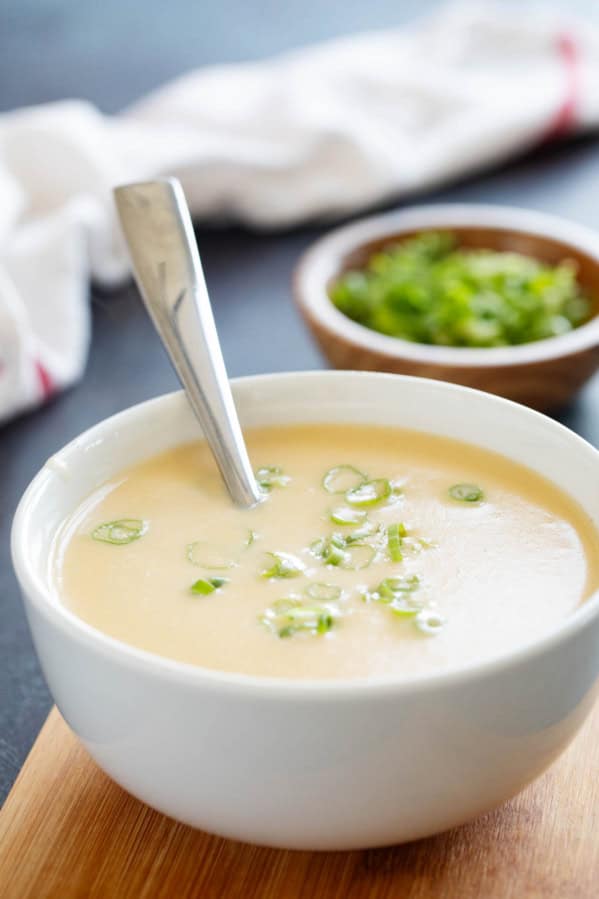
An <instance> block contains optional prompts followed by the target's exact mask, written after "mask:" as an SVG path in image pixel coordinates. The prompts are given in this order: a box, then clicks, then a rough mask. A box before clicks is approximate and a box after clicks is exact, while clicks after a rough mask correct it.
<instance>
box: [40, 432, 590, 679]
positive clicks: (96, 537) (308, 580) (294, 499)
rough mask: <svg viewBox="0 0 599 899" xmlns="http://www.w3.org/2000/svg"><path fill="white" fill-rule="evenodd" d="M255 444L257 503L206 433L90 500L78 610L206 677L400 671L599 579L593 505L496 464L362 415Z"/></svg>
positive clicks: (422, 668) (534, 621)
mask: <svg viewBox="0 0 599 899" xmlns="http://www.w3.org/2000/svg"><path fill="white" fill-rule="evenodd" d="M247 439H248V447H249V451H250V455H251V458H252V460H253V462H254V463H255V465H256V470H257V473H258V479H259V480H260V481H261V482H262V483H263V486H264V488H265V490H266V492H267V498H266V500H265V501H264V502H263V503H262V504H261V505H259V506H258V507H256V508H254V509H251V510H249V511H241V510H239V509H237V508H235V507H234V506H233V505H232V504H231V502H230V501H229V499H228V497H227V495H226V493H225V490H224V487H223V486H222V483H221V481H220V477H219V475H218V473H217V470H216V468H215V465H214V463H213V461H212V459H211V456H210V452H209V450H208V448H207V446H206V445H205V444H203V443H196V444H190V445H185V446H181V447H178V448H176V449H174V450H171V451H169V452H166V453H163V454H161V455H159V456H155V457H153V458H151V459H149V460H148V461H146V462H143V463H141V464H139V465H136V466H135V467H133V468H131V469H129V470H127V471H123V472H122V473H121V474H119V475H118V476H117V477H115V478H114V479H113V480H112V481H111V482H110V483H107V484H104V485H103V486H101V487H100V488H99V489H98V490H97V491H96V492H95V493H93V494H92V495H91V496H90V497H89V498H88V499H87V500H86V502H84V503H83V504H82V505H81V507H80V508H79V509H78V510H77V511H76V512H75V514H74V515H73V516H72V517H71V518H70V519H69V520H68V521H66V522H65V523H64V525H63V527H62V528H61V530H60V532H59V534H58V535H57V538H56V542H55V546H54V555H53V573H54V578H55V582H56V585H57V588H58V590H59V592H60V595H61V596H62V597H63V598H64V602H65V603H66V604H67V606H68V607H69V608H70V609H71V610H72V611H73V612H74V613H75V614H76V615H78V616H80V617H81V618H82V619H84V620H85V621H86V622H88V623H89V624H91V625H93V626H94V627H95V628H98V629H99V630H101V631H104V632H105V633H107V634H110V635H111V636H113V637H116V638H118V639H120V640H123V641H125V642H127V643H131V644H133V645H134V646H137V647H140V648H142V649H145V650H149V651H151V652H154V653H158V654H160V655H163V656H167V657H169V658H173V659H177V660H180V661H182V662H190V663H192V664H197V665H202V666H205V667H208V668H215V669H221V670H225V671H237V672H246V673H249V674H257V675H266V676H275V677H290V678H340V679H349V678H362V677H369V676H381V675H394V676H397V677H399V678H406V679H407V678H413V677H417V676H420V675H423V674H427V673H432V672H435V671H440V670H444V669H447V668H454V667H461V666H463V665H466V664H469V663H471V662H473V661H476V660H480V659H483V658H485V657H491V656H494V655H497V654H501V653H502V652H504V651H507V650H509V649H511V648H513V647H515V646H517V645H519V644H522V643H525V642H529V641H531V640H533V639H535V638H537V637H540V636H541V635H542V634H544V633H546V632H547V631H549V630H550V629H552V628H553V627H555V625H556V624H557V623H558V622H559V621H560V620H561V619H563V618H564V617H565V616H566V615H568V613H570V612H571V611H572V610H573V609H575V608H576V607H577V606H578V605H579V604H580V603H581V602H583V601H584V600H585V599H586V598H587V597H588V596H589V594H590V593H591V592H593V591H594V590H595V589H596V588H597V586H598V584H599V573H598V570H597V560H598V559H599V551H598V550H599V538H598V534H597V532H596V530H595V528H594V527H593V525H592V524H591V523H590V521H589V520H588V519H587V518H586V516H585V515H584V513H583V512H582V510H581V509H579V508H578V507H577V506H576V505H575V504H574V503H573V502H572V501H571V500H569V499H568V498H567V497H566V496H565V495H564V494H563V493H562V492H561V491H559V490H558V489H557V488H556V487H554V486H553V485H552V484H550V483H549V482H548V481H546V480H544V479H542V478H540V477H539V476H537V475H536V474H535V473H534V472H532V471H530V470H528V469H526V468H523V467H520V466H518V465H516V464H514V463H512V462H510V461H508V460H507V459H504V458H503V457H500V456H498V455H495V454H493V453H488V452H486V451H483V450H479V449H477V448H474V447H471V446H466V445H464V444H461V443H458V442H454V441H450V440H446V439H442V438H436V437H430V436H428V435H423V434H417V433H413V432H408V431H400V430H397V429H386V428H373V427H361V426H345V425H330V426H328V425H325V426H323V425H320V424H319V425H301V426H285V427H280V428H264V429H256V430H254V431H250V432H249V433H248V434H247Z"/></svg>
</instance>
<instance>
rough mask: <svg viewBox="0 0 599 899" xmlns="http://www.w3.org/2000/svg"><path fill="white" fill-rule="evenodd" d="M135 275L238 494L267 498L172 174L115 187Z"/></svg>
mask: <svg viewBox="0 0 599 899" xmlns="http://www.w3.org/2000/svg"><path fill="white" fill-rule="evenodd" d="M114 195H115V200H116V205H117V210H118V213H119V218H120V221H121V226H122V229H123V233H124V235H125V239H126V242H127V245H128V248H129V253H130V255H131V260H132V262H133V268H134V272H135V279H136V281H137V285H138V287H139V290H140V292H141V295H142V298H143V301H144V304H145V307H146V309H147V310H148V312H149V314H150V317H151V318H152V321H153V322H154V326H155V328H156V330H157V331H158V333H159V335H160V336H161V338H162V341H163V343H164V345H165V347H166V350H167V352H168V355H169V357H170V360H171V362H172V363H173V366H174V368H175V371H176V372H177V374H178V376H179V379H180V380H181V382H182V384H183V386H184V388H185V392H186V394H187V397H188V399H189V401H190V403H191V406H192V408H193V411H194V413H195V414H196V416H197V418H198V419H199V421H200V424H201V425H202V428H203V430H204V434H205V436H206V439H207V440H208V443H209V444H210V447H211V449H212V452H213V454H214V457H215V459H216V462H217V464H218V467H219V469H220V472H221V475H222V477H223V480H224V482H225V485H226V487H227V489H228V491H229V493H230V495H231V497H232V499H233V501H234V502H235V503H236V504H237V505H239V506H242V507H250V506H253V505H255V504H256V503H258V502H259V501H260V500H261V499H262V494H261V491H260V488H259V487H258V485H257V483H256V480H255V478H254V475H253V472H252V467H251V465H250V461H249V458H248V454H247V450H246V447H245V442H244V439H243V434H242V433H241V427H240V425H239V420H238V418H237V412H236V410H235V405H234V403H233V396H232V394H231V388H230V386H229V380H228V378H227V372H226V370H225V364H224V361H223V357H222V353H221V348H220V343H219V340H218V335H217V333H216V327H215V325H214V318H213V315H212V309H211V306H210V299H209V297H208V291H207V289H206V282H205V280H204V273H203V271H202V265H201V262H200V257H199V254H198V250H197V246H196V242H195V237H194V233H193V228H192V224H191V217H190V215H189V209H188V208H187V203H186V202H185V196H184V194H183V190H182V188H181V185H180V184H179V182H178V181H176V180H175V179H171V178H164V179H159V180H156V181H147V182H144V183H139V184H126V185H123V186H122V187H117V188H116V190H115V191H114Z"/></svg>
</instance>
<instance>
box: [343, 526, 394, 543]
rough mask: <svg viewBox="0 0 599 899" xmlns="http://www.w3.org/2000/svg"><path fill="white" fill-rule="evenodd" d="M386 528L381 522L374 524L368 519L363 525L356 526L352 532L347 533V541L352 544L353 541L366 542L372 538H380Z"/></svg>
mask: <svg viewBox="0 0 599 899" xmlns="http://www.w3.org/2000/svg"><path fill="white" fill-rule="evenodd" d="M384 530H385V529H384V527H383V526H382V525H381V524H373V523H372V522H371V521H366V522H364V524H363V525H362V527H360V528H356V530H355V531H352V532H351V534H346V535H345V542H346V543H347V545H348V546H350V545H351V544H352V543H365V542H368V541H369V540H370V539H374V540H378V538H379V536H380V535H381V534H382V533H383V532H384Z"/></svg>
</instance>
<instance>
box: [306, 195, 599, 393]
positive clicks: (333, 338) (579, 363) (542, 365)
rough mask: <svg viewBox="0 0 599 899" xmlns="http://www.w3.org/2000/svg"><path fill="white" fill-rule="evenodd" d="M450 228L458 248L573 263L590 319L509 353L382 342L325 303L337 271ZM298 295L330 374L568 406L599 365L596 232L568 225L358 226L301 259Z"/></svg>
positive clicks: (543, 219) (449, 209)
mask: <svg viewBox="0 0 599 899" xmlns="http://www.w3.org/2000/svg"><path fill="white" fill-rule="evenodd" d="M427 230H449V231H452V232H453V233H454V234H456V235H457V238H458V241H459V243H460V245H461V246H464V247H479V248H486V249H495V250H511V251H515V252H519V253H524V254H526V255H528V256H534V257H535V258H537V259H541V260H543V261H544V262H549V263H552V264H555V263H558V262H561V261H562V260H564V259H571V260H573V261H574V262H575V263H576V265H577V268H578V281H579V283H580V285H581V287H582V289H583V290H584V291H585V292H586V293H587V294H588V295H589V296H590V297H591V298H592V299H593V302H594V308H595V311H594V315H593V318H591V320H590V321H589V322H588V323H587V324H585V325H582V327H580V328H576V329H575V330H574V331H571V332H570V333H568V334H564V335H563V336H561V337H552V338H549V339H547V340H539V341H536V342H534V343H527V344H520V345H519V346H514V347H497V348H491V349H468V348H461V347H441V346H430V345H426V344H419V343H413V342H411V341H407V340H402V339H400V338H397V337H388V336H386V335H384V334H379V333H378V332H376V331H372V330H371V329H370V328H366V327H364V326H363V325H359V324H357V322H354V321H352V320H351V319H349V318H348V317H347V316H345V315H343V314H342V313H341V312H339V311H338V310H337V309H336V308H335V306H334V305H333V304H332V302H331V301H330V299H329V296H328V289H329V287H330V285H331V284H332V283H333V282H334V281H335V280H336V279H337V278H338V277H339V275H340V274H342V273H343V272H345V271H347V270H348V269H351V268H360V267H361V266H363V264H364V263H365V262H366V260H367V259H368V258H369V256H370V255H371V254H372V253H374V252H375V251H377V250H379V249H381V247H384V246H386V245H388V244H390V243H393V242H397V241H398V240H402V239H403V238H406V237H409V236H411V235H414V234H416V233H418V232H420V231H427ZM293 287H294V295H295V298H296V300H297V302H298V305H299V308H300V310H301V313H302V315H303V317H304V318H305V320H306V322H307V323H308V325H309V327H310V328H311V330H312V332H313V334H314V336H315V337H316V340H317V341H318V343H319V345H320V347H321V349H322V351H323V352H324V354H325V356H326V357H327V358H328V359H329V361H330V362H331V363H332V364H333V365H334V366H335V367H336V368H344V369H365V370H367V371H388V372H396V373H400V374H407V375H420V376H421V377H425V378H437V379H439V380H444V381H453V382H455V383H456V384H465V385H466V386H468V387H476V388H478V389H480V390H486V391H488V392H489V393H496V394H499V395H500V396H505V397H507V398H508V399H512V400H516V401H517V402H520V403H524V404H526V405H527V406H532V407H533V408H534V409H542V410H547V409H552V408H556V407H559V406H562V405H564V404H565V403H567V402H568V400H570V399H571V398H572V396H573V395H574V394H575V393H576V392H577V391H578V390H579V389H580V388H581V387H582V385H583V384H584V383H585V382H586V381H587V380H588V379H589V378H590V377H591V375H592V374H594V372H595V371H596V369H597V368H598V367H599V316H598V313H599V235H597V234H595V233H594V232H593V231H591V230H589V229H587V228H584V227H582V226H580V225H577V224H574V223H572V222H568V221H566V220H564V219H560V218H556V217H552V216H548V215H544V214H542V213H537V212H532V211H527V210H523V209H512V208H509V207H502V206H478V205H457V204H456V205H453V204H450V205H443V206H423V207H419V208H414V209H408V210H403V211H401V212H397V213H390V214H387V215H381V216H376V217H374V218H369V219H364V220H362V221H359V222H356V223H355V224H352V225H348V226H346V227H343V228H338V229H336V230H335V231H332V232H331V233H330V234H328V235H327V236H326V237H324V238H322V239H321V240H319V241H317V242H316V243H315V244H314V245H313V246H312V247H311V248H310V249H309V250H308V251H307V252H306V253H305V254H304V256H303V257H302V258H301V260H300V262H299V263H298V265H297V267H296V269H295V272H294V279H293Z"/></svg>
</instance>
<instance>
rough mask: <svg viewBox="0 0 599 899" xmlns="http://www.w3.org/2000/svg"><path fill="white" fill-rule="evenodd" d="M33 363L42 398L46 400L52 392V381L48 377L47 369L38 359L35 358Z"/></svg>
mask: <svg viewBox="0 0 599 899" xmlns="http://www.w3.org/2000/svg"><path fill="white" fill-rule="evenodd" d="M34 364H35V370H36V372H37V377H38V381H39V384H40V388H41V393H42V399H44V400H47V399H48V397H49V396H51V395H52V394H53V393H54V381H53V380H52V378H51V377H50V373H49V372H48V369H47V368H46V367H45V366H44V365H43V364H42V363H41V362H40V361H39V359H36V360H35V363H34Z"/></svg>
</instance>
